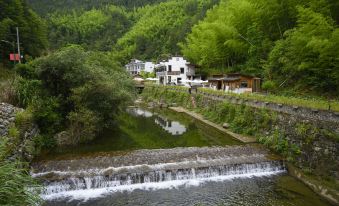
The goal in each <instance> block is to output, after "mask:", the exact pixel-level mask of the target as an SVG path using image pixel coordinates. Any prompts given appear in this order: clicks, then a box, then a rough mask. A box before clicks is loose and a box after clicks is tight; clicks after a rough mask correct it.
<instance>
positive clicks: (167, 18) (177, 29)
mask: <svg viewBox="0 0 339 206" xmlns="http://www.w3.org/2000/svg"><path fill="white" fill-rule="evenodd" d="M218 2H219V1H218V0H184V1H183V0H171V1H167V2H163V3H160V4H157V5H155V6H148V7H144V8H142V9H141V10H140V12H141V13H142V14H141V17H140V19H138V20H137V22H136V23H135V24H134V25H133V27H132V28H131V29H130V30H129V31H128V32H127V33H126V34H125V35H124V36H123V37H122V38H121V39H119V41H118V44H117V48H116V50H117V51H118V52H119V55H120V57H122V60H127V59H129V58H132V57H137V58H141V59H156V58H158V57H159V56H163V55H165V56H166V55H170V54H172V55H174V54H176V53H180V48H179V47H178V43H179V42H181V41H183V40H184V39H185V37H186V35H187V34H188V33H189V32H190V31H191V28H192V26H193V25H194V24H196V23H198V21H199V20H201V19H203V18H204V16H205V13H206V11H207V10H209V9H210V8H212V7H213V6H214V5H215V4H217V3H218Z"/></svg>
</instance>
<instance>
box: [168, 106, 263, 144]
mask: <svg viewBox="0 0 339 206" xmlns="http://www.w3.org/2000/svg"><path fill="white" fill-rule="evenodd" d="M170 109H171V110H173V111H176V112H180V113H186V114H188V115H190V116H191V117H193V118H195V119H198V120H199V121H201V122H203V123H205V124H207V125H209V126H211V127H214V128H216V129H217V130H219V131H221V132H223V133H226V134H228V135H230V136H232V137H234V138H235V139H237V140H239V141H241V142H243V143H254V142H257V140H256V139H255V138H254V137H249V136H244V135H240V134H236V133H233V132H231V131H230V130H228V129H225V128H223V127H222V126H220V125H218V124H215V123H213V122H211V121H209V120H206V119H205V118H204V117H203V116H202V115H200V114H197V113H195V112H192V111H188V110H186V109H184V108H182V107H170Z"/></svg>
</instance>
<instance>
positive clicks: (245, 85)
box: [240, 81, 248, 88]
mask: <svg viewBox="0 0 339 206" xmlns="http://www.w3.org/2000/svg"><path fill="white" fill-rule="evenodd" d="M247 87H248V83H247V81H242V82H241V84H240V88H247Z"/></svg>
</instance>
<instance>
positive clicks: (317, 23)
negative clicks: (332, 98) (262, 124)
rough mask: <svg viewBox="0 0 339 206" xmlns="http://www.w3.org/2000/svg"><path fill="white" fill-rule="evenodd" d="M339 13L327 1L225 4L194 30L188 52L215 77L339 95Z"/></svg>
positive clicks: (186, 46)
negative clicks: (233, 75) (249, 78)
mask: <svg viewBox="0 0 339 206" xmlns="http://www.w3.org/2000/svg"><path fill="white" fill-rule="evenodd" d="M337 8H338V5H337V3H335V2H332V1H326V0H322V1H316V0H303V1H292V0H290V1H280V0H274V1H267V0H260V1H257V0H224V1H221V3H220V5H218V6H217V7H215V8H213V9H212V10H210V11H209V12H208V14H207V17H206V18H205V19H204V20H203V21H202V22H200V23H199V24H197V25H196V26H194V28H193V31H192V33H191V34H190V35H188V37H187V39H186V43H185V44H181V47H182V51H183V54H184V55H185V56H186V57H188V58H189V59H190V60H191V61H192V62H195V63H197V64H199V65H201V66H203V67H204V68H205V70H209V71H210V72H211V70H212V71H213V70H214V72H217V73H221V72H225V73H226V72H229V71H237V72H242V73H248V74H254V75H258V76H260V77H264V78H265V79H269V80H272V81H273V82H274V83H275V84H276V85H277V86H283V85H285V86H286V85H289V86H292V87H295V88H297V89H303V90H305V89H308V90H311V91H316V92H318V93H320V92H321V93H323V92H327V93H329V94H335V91H338V88H339V81H338V71H339V68H338V57H339V56H338V52H337V51H338V49H335V48H338V39H337V31H336V30H337V29H336V28H337V24H336V23H335V21H334V19H333V18H332V17H334V18H336V13H337V12H338V11H337ZM301 77H302V78H301ZM296 80H297V81H296ZM291 83H292V84H291Z"/></svg>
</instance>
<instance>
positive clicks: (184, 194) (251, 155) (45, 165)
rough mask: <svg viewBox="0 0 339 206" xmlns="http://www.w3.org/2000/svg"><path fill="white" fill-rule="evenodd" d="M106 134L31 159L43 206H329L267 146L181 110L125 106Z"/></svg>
mask: <svg viewBox="0 0 339 206" xmlns="http://www.w3.org/2000/svg"><path fill="white" fill-rule="evenodd" d="M110 132H111V135H109V132H107V133H106V134H104V135H103V136H102V137H101V138H99V139H98V140H96V141H94V142H93V143H91V144H89V145H82V146H80V147H79V148H77V149H71V148H62V149H58V150H56V151H53V152H51V153H43V155H41V156H40V157H39V158H37V159H36V161H35V162H34V163H33V164H32V171H31V174H32V176H33V177H35V178H36V179H38V180H39V181H41V182H42V184H43V185H44V189H43V191H42V192H41V196H42V197H43V199H45V200H46V205H176V206H177V205H276V206H280V205H282V206H284V205H286V206H289V205H302V206H303V205H305V206H307V205H310V206H311V205H312V206H313V205H319V206H322V205H327V203H325V202H323V201H321V200H320V199H319V198H318V197H317V196H316V195H315V194H314V193H312V192H311V191H310V190H309V189H308V188H306V187H305V186H304V185H302V184H301V183H300V182H298V181H296V180H295V179H294V178H292V177H289V176H288V175H287V172H286V168H285V165H284V162H283V161H282V160H279V159H277V158H276V157H274V156H273V155H271V154H270V153H269V152H268V151H267V150H265V149H263V148H261V147H259V146H255V145H242V144H240V143H239V142H237V141H235V140H234V139H232V138H231V137H229V136H225V135H224V134H222V133H219V132H217V131H215V130H214V129H213V128H210V127H208V126H206V125H203V124H201V123H199V122H197V121H196V120H194V119H191V118H188V117H185V116H184V115H182V114H177V113H171V112H169V111H167V110H162V111H148V110H144V109H140V108H134V109H129V110H128V112H127V113H126V114H124V115H122V116H121V118H120V124H119V129H118V130H111V131H110ZM125 138H126V139H125ZM128 141H130V142H128ZM116 144H120V145H116Z"/></svg>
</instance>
